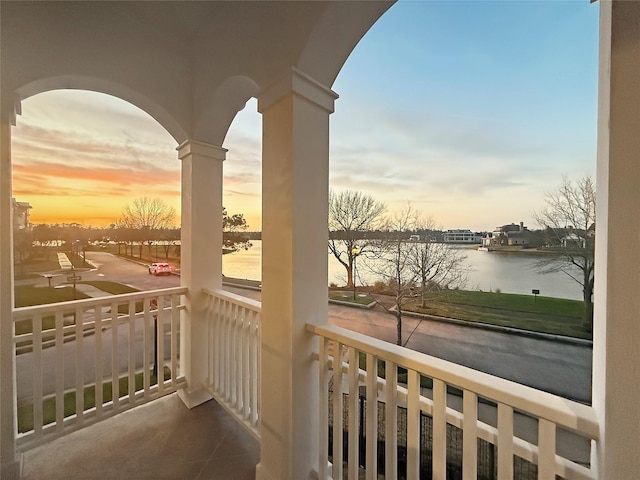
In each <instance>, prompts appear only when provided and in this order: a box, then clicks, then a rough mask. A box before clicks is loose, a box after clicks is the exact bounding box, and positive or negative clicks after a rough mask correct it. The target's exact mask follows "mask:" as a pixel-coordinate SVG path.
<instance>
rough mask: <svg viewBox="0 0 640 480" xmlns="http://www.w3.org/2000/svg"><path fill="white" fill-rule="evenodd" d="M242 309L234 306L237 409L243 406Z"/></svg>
mask: <svg viewBox="0 0 640 480" xmlns="http://www.w3.org/2000/svg"><path fill="white" fill-rule="evenodd" d="M241 324H242V311H241V310H240V307H239V306H238V305H235V304H234V306H233V349H234V352H233V373H234V375H233V396H234V399H233V405H234V406H235V407H236V409H238V410H239V409H240V408H241V407H242V405H241V402H242V394H241V393H240V388H241V386H242V355H241V354H242V339H241Z"/></svg>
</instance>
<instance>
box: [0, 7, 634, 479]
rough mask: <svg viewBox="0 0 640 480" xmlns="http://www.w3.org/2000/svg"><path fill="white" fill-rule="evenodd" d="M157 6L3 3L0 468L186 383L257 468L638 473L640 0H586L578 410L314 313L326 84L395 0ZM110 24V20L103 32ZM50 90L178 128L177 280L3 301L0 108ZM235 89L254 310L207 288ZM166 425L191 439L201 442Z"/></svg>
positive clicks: (5, 175)
mask: <svg viewBox="0 0 640 480" xmlns="http://www.w3.org/2000/svg"><path fill="white" fill-rule="evenodd" d="M162 3H163V4H162V7H161V8H160V7H159V5H158V4H156V3H154V2H120V3H119V4H118V5H116V6H114V4H113V3H112V2H43V3H38V4H35V3H33V2H0V5H1V7H0V8H1V9H2V15H1V18H2V32H3V35H2V56H1V59H0V60H1V62H0V63H1V64H2V72H3V76H2V82H1V85H2V88H1V100H2V101H1V102H0V145H1V148H0V168H1V171H2V175H0V319H1V320H2V321H0V383H1V385H2V388H0V425H1V428H0V460H1V461H0V476H2V478H3V479H5V478H7V479H17V478H19V472H18V464H19V461H18V460H19V458H20V454H24V455H25V458H26V461H27V462H28V463H29V465H25V472H26V473H27V474H29V471H30V470H29V468H30V465H34V462H36V461H37V460H36V458H35V457H36V455H35V454H34V452H36V451H37V450H35V449H38V448H46V447H48V446H51V445H56V446H58V447H59V452H63V451H64V452H65V453H68V452H69V451H70V450H72V449H76V448H78V449H79V448H80V447H86V441H85V442H84V444H83V442H82V441H80V446H78V445H73V444H71V443H69V444H67V443H66V441H68V440H69V439H71V438H73V437H74V436H75V435H76V434H77V435H80V434H83V433H84V432H89V431H91V430H90V429H92V428H93V427H97V426H100V425H104V426H108V425H109V423H111V422H117V421H120V420H121V419H124V418H128V419H131V420H132V422H136V421H139V422H141V423H142V418H143V414H142V412H143V411H144V410H145V409H151V408H154V407H155V406H156V405H160V404H161V403H162V402H164V401H168V399H171V398H175V393H174V392H177V395H178V396H179V397H180V399H181V400H182V401H183V402H184V403H185V404H186V405H187V406H188V407H190V408H191V409H192V411H197V410H194V409H198V406H199V405H211V403H210V402H209V403H207V402H208V401H209V400H211V399H212V398H215V399H216V401H217V402H218V403H219V405H220V406H221V407H223V408H224V409H225V410H226V411H227V412H228V413H229V414H230V415H232V416H233V418H235V419H236V420H237V423H238V425H240V426H241V428H243V429H244V430H245V431H246V432H247V434H248V435H251V436H253V437H255V438H257V439H258V441H259V443H260V463H259V464H258V465H257V466H256V473H255V475H256V478H257V479H258V480H299V479H303V478H309V477H310V476H313V471H314V470H315V473H317V474H318V475H319V476H320V477H322V478H323V480H324V478H335V479H339V478H350V479H353V478H358V477H360V476H365V477H366V478H370V479H375V478H376V477H377V476H379V475H380V474H382V473H383V472H384V474H385V478H401V477H403V476H404V475H403V474H405V475H406V476H407V477H409V478H412V479H415V478H418V477H419V475H420V472H422V471H425V472H426V471H429V470H430V471H431V473H432V474H433V477H434V478H438V479H443V478H445V472H446V471H449V472H452V473H451V474H450V475H451V476H452V477H453V478H459V474H458V471H461V474H460V475H461V477H462V478H464V479H465V480H471V479H474V478H482V477H481V476H480V475H481V466H482V465H483V463H482V462H480V461H479V460H478V459H479V458H480V457H482V458H485V451H488V452H491V453H489V454H486V455H488V458H490V459H491V458H492V459H493V460H494V467H493V468H490V471H491V472H490V473H489V474H488V478H498V479H500V480H503V479H510V478H525V477H524V476H523V474H521V473H520V468H521V465H527V467H526V468H527V469H528V470H530V471H531V472H532V473H531V474H532V475H534V474H535V476H537V477H538V478H543V479H555V477H556V475H557V476H560V477H561V478H567V479H570V478H580V479H584V478H594V479H606V480H617V479H621V480H626V479H630V478H636V477H637V474H638V471H640V456H639V455H637V454H636V452H637V450H638V448H639V445H640V443H639V440H638V439H640V410H639V409H637V408H636V404H637V399H638V398H640V382H638V368H637V365H639V364H640V354H639V352H640V351H639V349H638V344H640V328H638V312H639V311H640V296H639V295H638V291H640V276H639V275H638V274H637V272H638V271H639V269H638V258H639V257H638V251H637V250H638V245H637V238H638V235H637V233H638V225H639V224H638V211H640V195H639V194H638V179H640V162H638V156H637V152H638V151H640V136H639V135H638V134H637V132H638V131H639V130H640V116H639V115H638V112H639V111H640V95H638V84H639V81H638V72H640V37H639V35H640V30H639V29H638V28H637V26H638V23H639V22H640V3H638V2H625V1H619V0H614V1H603V2H598V8H599V9H600V38H599V49H600V53H599V59H598V62H599V76H598V117H599V120H598V132H597V135H598V152H597V157H598V159H597V177H598V180H597V189H598V206H597V209H598V211H597V217H598V237H597V240H596V247H595V257H596V264H597V265H598V267H597V268H596V270H595V283H596V290H595V298H594V305H595V312H594V329H593V330H594V336H593V339H594V340H593V382H592V384H593V389H592V403H593V407H592V408H591V407H586V406H584V405H580V404H576V403H573V402H570V401H567V400H565V399H561V398H558V397H554V396H553V395H547V394H544V393H542V392H539V391H536V390H533V389H529V388H526V387H523V386H521V385H518V384H514V383H510V382H507V381H504V380H500V379H497V378H495V377H491V376H489V375H484V374H479V373H478V372H475V371H473V370H470V369H465V368H462V367H460V366H457V365H455V364H451V363H447V362H443V361H441V360H437V359H434V358H431V357H428V356H425V355H422V354H418V353H416V352H412V351H409V350H404V349H400V348H397V347H394V346H392V345H389V344H384V343H382V342H379V341H376V340H374V339H371V338H369V337H363V336H360V335H357V334H353V333H352V332H349V331H346V330H341V329H338V328H337V327H332V326H327V325H326V323H327V318H328V315H327V299H326V288H327V243H326V235H327V210H328V201H327V200H328V199H327V197H328V190H329V188H328V187H329V180H328V179H329V151H330V148H329V146H330V138H329V137H330V135H329V118H330V115H331V113H332V112H333V111H334V103H335V101H336V98H337V95H336V93H334V92H333V91H332V90H331V88H332V87H333V85H334V83H335V79H336V78H337V76H338V74H339V73H340V70H341V68H342V66H343V65H344V64H345V61H346V60H347V59H348V57H349V55H350V53H351V52H352V50H353V49H354V48H355V46H356V45H357V44H358V42H359V41H360V40H361V39H362V37H363V36H364V35H365V34H366V32H367V31H368V30H369V29H370V27H371V26H372V25H374V24H375V22H376V21H377V20H378V18H379V17H380V16H382V15H383V14H385V11H386V10H387V9H388V8H389V7H390V6H391V4H392V3H393V1H378V2H339V1H327V2H306V3H302V2H257V3H255V2H215V1H211V2H162ZM258 3H259V4H260V8H258V5H257V4H258ZM256 9H257V10H256ZM114 25H115V26H117V27H118V29H117V30H118V35H115V36H114V35H108V34H106V33H105V32H107V33H108V32H112V31H113V26H114ZM167 26H170V27H171V28H167ZM234 26H241V27H242V28H234ZM96 32H102V33H104V34H95V33H96ZM52 38H55V39H56V41H54V42H52V41H51V39H52ZM433 48H435V49H438V48H440V47H439V46H438V45H434V46H433ZM256 52H260V55H256ZM516 60H517V59H516ZM390 78H391V79H392V80H393V76H391V77H390ZM592 80H595V79H592ZM513 87H514V88H515V89H518V88H519V87H520V86H519V85H513ZM62 88H77V89H87V90H94V91H100V92H103V93H109V94H111V95H114V96H117V97H119V98H121V99H124V100H127V101H129V102H130V103H132V104H134V105H137V106H138V107H139V108H142V109H143V110H145V111H146V112H147V113H149V114H150V115H151V116H152V117H154V118H155V119H156V120H157V121H158V122H159V123H160V125H162V126H163V127H164V128H165V129H166V130H167V131H168V132H169V133H170V134H171V135H172V136H173V138H174V140H175V143H176V146H177V147H178V148H177V157H178V159H179V160H180V162H181V170H182V172H181V192H182V208H181V223H182V230H181V231H182V238H181V245H182V247H181V248H182V257H181V264H182V271H181V285H182V287H181V288H179V289H176V290H171V291H156V292H145V293H140V294H134V295H131V296H122V297H110V298H108V299H105V300H102V299H101V300H86V301H78V302H70V303H68V304H59V305H55V306H53V305H52V306H45V307H35V308H30V309H18V310H14V309H13V304H14V302H13V297H12V288H13V265H14V262H13V250H12V242H13V240H12V212H11V198H12V195H11V194H12V183H11V178H12V174H13V172H12V152H11V148H10V146H11V143H12V125H15V122H16V116H18V115H20V112H21V101H22V100H25V99H27V98H29V97H31V96H33V95H36V94H39V93H41V92H45V91H49V90H52V89H62ZM391 88H401V85H393V84H392V85H391ZM250 98H256V99H257V100H258V110H259V112H260V114H261V119H262V158H261V159H260V164H261V167H262V238H263V258H262V273H263V274H262V283H263V291H262V302H261V304H259V305H256V304H254V303H252V302H248V303H247V302H246V301H244V300H242V301H241V300H238V299H236V298H234V297H232V296H228V295H226V294H223V293H220V292H219V291H218V289H219V288H220V277H221V272H222V268H221V259H220V255H218V254H217V253H216V254H212V252H220V251H221V250H222V235H221V231H220V225H221V223H222V218H221V217H222V211H223V204H222V199H223V195H222V192H223V185H222V179H223V178H224V174H223V162H224V161H225V159H226V152H227V149H226V148H225V147H224V139H225V137H226V135H227V133H228V129H229V125H230V124H231V123H232V121H233V119H234V118H235V116H236V114H237V112H238V111H239V110H240V109H241V108H243V106H244V105H245V104H246V102H247V101H248V100H249V99H250ZM373 100H375V99H373ZM373 100H372V101H373ZM549 114H553V112H549ZM365 153H366V152H365ZM559 161H564V160H562V159H560V160H559ZM470 165H471V164H470ZM425 168H428V165H426V164H425ZM451 168H456V166H455V165H452V166H451ZM469 171H470V172H472V170H469ZM468 178H469V179H472V180H473V174H472V173H469V177H468ZM203 289H206V290H203ZM203 291H204V292H206V293H203ZM154 298H155V299H156V302H157V305H158V306H157V307H155V306H153V305H152V300H153V299H154ZM83 302H85V303H83ZM154 316H156V317H157V323H158V327H159V328H158V329H157V332H158V333H157V334H156V333H155V328H154V326H155V324H156V321H155V319H154ZM80 320H81V321H80ZM262 320H264V321H262ZM19 324H20V328H24V330H22V331H18V332H17V334H16V330H15V327H17V326H18V325H19ZM24 325H26V327H24ZM134 338H135V339H136V342H133V341H130V340H133V339H134ZM154 339H157V348H154ZM137 346H138V347H140V349H138V348H137ZM16 349H19V350H20V351H21V353H20V355H17V356H16ZM22 352H24V353H22ZM155 352H158V354H157V355H156V354H155ZM156 357H157V358H158V360H159V361H157V360H155V359H156ZM27 358H30V359H31V360H32V361H31V367H29V368H27V367H25V365H23V363H24V361H25V360H24V359H27ZM159 364H162V365H161V367H162V368H159V369H158V372H159V373H160V375H159V377H160V378H159V379H157V376H156V375H154V372H153V370H154V368H153V367H154V365H158V366H159V367H160V365H159ZM79 367H82V368H79ZM49 382H53V383H49ZM92 399H93V400H92ZM95 399H101V401H97V402H96V401H95ZM375 403H377V405H378V408H377V409H374V408H369V409H367V408H366V406H367V405H373V404H375ZM16 407H18V408H20V409H21V410H26V412H27V413H26V414H25V417H22V415H20V419H19V417H18V412H17V409H18V408H16ZM134 407H136V408H134ZM127 410H129V411H127ZM340 412H341V413H342V414H340ZM117 414H119V415H117ZM116 415H117V416H116ZM27 417H30V418H28V421H25V420H24V418H27ZM111 417H113V418H111ZM176 417H178V418H180V416H179V415H178V414H176ZM405 419H406V423H405ZM98 422H100V423H98ZM396 422H397V428H396V425H395V423H396ZM184 423H187V421H185V422H184ZM423 425H424V426H423ZM148 428H150V427H149V425H148V424H147V423H146V422H144V425H141V426H140V428H139V429H137V430H138V431H137V433H138V434H141V433H142V431H143V430H144V429H148ZM167 428H168V429H171V428H172V427H171V426H167ZM114 430H115V429H114ZM177 430H178V431H179V433H176V435H182V434H183V433H182V429H181V428H178V429H177ZM421 430H422V431H421ZM174 432H175V430H174ZM184 432H187V429H186V428H185V429H184ZM425 432H426V433H425ZM430 432H431V433H430ZM154 438H156V439H158V436H156V437H154ZM181 438H183V439H184V442H185V443H187V444H188V446H187V447H185V448H188V449H193V450H195V451H198V450H199V449H200V443H199V442H200V440H201V439H200V438H188V439H187V438H184V437H181ZM423 438H425V440H423ZM92 439H93V438H92ZM98 439H100V437H99V438H98ZM574 442H575V443H574ZM459 443H461V444H462V448H461V449H460V448H459ZM131 445H133V446H135V443H134V444H131ZM423 445H426V446H427V447H423ZM572 445H577V449H576V450H574V449H573V447H572V448H569V447H570V446H572ZM210 446H211V445H209V447H210ZM209 447H207V448H209ZM113 448H114V451H118V450H117V449H116V447H113ZM176 448H177V447H176ZM205 450H206V448H205ZM460 450H461V451H462V453H461V454H459V451H460ZM165 451H166V450H165ZM86 452H87V453H86V454H85V455H84V456H83V457H82V460H81V461H82V462H86V463H87V464H88V465H90V464H91V463H90V462H91V461H92V460H93V458H94V457H104V458H112V459H113V458H114V457H108V455H109V454H110V452H109V451H108V450H105V449H103V448H102V445H100V447H98V448H95V449H92V450H86ZM60 454H61V453H60ZM212 455H215V453H213V454H212ZM126 457H127V459H131V457H134V459H135V455H126ZM138 457H139V458H138V459H139V460H141V464H140V465H141V466H140V467H139V468H144V469H145V471H147V469H148V468H152V467H150V466H149V465H150V464H152V463H153V460H152V459H151V458H152V457H151V456H149V457H147V459H151V460H145V459H144V458H142V456H138ZM155 458H157V457H155ZM194 458H195V457H194ZM211 458H213V457H211ZM118 460H120V462H119V463H120V464H121V465H120V466H121V467H122V468H124V467H125V466H126V464H125V462H124V461H122V460H121V458H120V457H118ZM157 460H158V463H159V464H160V465H163V461H164V459H163V458H157ZM196 460H197V461H201V460H202V461H204V454H203V456H202V457H198V458H197V459H194V461H196ZM132 461H133V459H132ZM112 462H113V460H112ZM523 462H524V463H523ZM252 466H253V465H252ZM202 467H203V468H206V465H205V464H202ZM135 468H137V467H134V470H135ZM166 468H167V469H168V468H169V467H166ZM482 468H483V467H482ZM398 470H400V474H398ZM136 471H140V470H136ZM202 471H203V470H202ZM534 471H535V473H533V472H534ZM46 476H47V477H51V475H49V473H47V475H46ZM101 478H102V477H101Z"/></svg>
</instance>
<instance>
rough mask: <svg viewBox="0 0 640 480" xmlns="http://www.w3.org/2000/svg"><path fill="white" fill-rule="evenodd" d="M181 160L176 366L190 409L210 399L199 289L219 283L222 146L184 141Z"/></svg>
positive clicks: (204, 320) (212, 287)
mask: <svg viewBox="0 0 640 480" xmlns="http://www.w3.org/2000/svg"><path fill="white" fill-rule="evenodd" d="M177 150H178V158H180V160H182V214H181V217H182V229H181V239H180V243H181V247H180V265H181V271H180V278H181V284H182V286H184V287H188V288H189V291H188V292H187V299H186V304H187V308H186V311H184V312H182V317H181V321H180V368H181V371H182V372H183V373H184V374H185V375H186V378H187V385H188V387H187V389H185V390H181V391H180V392H179V396H180V398H181V399H182V401H183V402H184V403H185V405H187V407H189V408H192V407H195V406H197V405H200V404H201V403H203V402H206V401H207V400H209V399H211V398H212V397H211V395H210V394H209V392H208V391H207V388H206V387H207V382H208V380H207V376H208V369H207V361H208V354H207V349H208V345H207V335H206V316H205V308H206V303H205V295H204V294H203V293H202V289H203V288H211V289H214V288H220V287H221V286H222V162H223V161H224V159H225V155H226V152H227V151H226V150H225V149H224V148H221V147H218V146H215V145H209V144H206V143H201V142H197V141H195V140H188V141H186V142H184V143H182V144H181V145H180V146H179V147H178V149H177Z"/></svg>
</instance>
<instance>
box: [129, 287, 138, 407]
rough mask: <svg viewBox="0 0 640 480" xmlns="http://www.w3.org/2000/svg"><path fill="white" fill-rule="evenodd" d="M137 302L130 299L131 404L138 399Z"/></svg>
mask: <svg viewBox="0 0 640 480" xmlns="http://www.w3.org/2000/svg"><path fill="white" fill-rule="evenodd" d="M135 318H136V302H135V301H134V300H129V318H128V322H129V385H128V387H129V391H128V394H129V405H133V404H134V403H135V401H136V342H135V339H136V320H135Z"/></svg>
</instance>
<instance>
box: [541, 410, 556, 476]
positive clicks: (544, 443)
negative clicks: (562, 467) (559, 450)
mask: <svg viewBox="0 0 640 480" xmlns="http://www.w3.org/2000/svg"><path fill="white" fill-rule="evenodd" d="M555 478H556V426H555V424H554V423H553V422H550V421H548V420H545V419H544V418H540V419H539V420H538V480H555Z"/></svg>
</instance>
